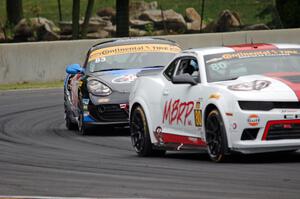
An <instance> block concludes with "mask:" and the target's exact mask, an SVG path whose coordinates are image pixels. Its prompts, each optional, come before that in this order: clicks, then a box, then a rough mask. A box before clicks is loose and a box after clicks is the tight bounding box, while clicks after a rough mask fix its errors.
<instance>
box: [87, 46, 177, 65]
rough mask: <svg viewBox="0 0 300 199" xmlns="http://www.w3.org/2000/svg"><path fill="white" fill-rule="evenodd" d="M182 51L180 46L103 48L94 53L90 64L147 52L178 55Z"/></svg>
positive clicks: (90, 58)
mask: <svg viewBox="0 0 300 199" xmlns="http://www.w3.org/2000/svg"><path fill="white" fill-rule="evenodd" d="M180 51H181V50H180V48H179V47H178V46H173V45H168V44H135V45H124V46H114V47H109V48H102V49H98V50H95V51H93V52H92V53H91V55H90V57H89V62H90V61H94V60H96V59H99V58H102V57H107V56H113V55H121V54H128V53H145V52H161V53H178V52H180Z"/></svg>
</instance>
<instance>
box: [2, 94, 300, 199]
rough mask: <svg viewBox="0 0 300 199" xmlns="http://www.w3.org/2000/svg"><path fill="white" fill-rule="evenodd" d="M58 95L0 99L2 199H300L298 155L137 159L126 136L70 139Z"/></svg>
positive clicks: (174, 155)
mask: <svg viewBox="0 0 300 199" xmlns="http://www.w3.org/2000/svg"><path fill="white" fill-rule="evenodd" d="M62 93H63V91H62V89H49V90H35V91H9V92H0V195H23V196H24V195H25V196H26V195H27V196H32V195H38V196H64V197H69V196H70V197H71V196H74V197H133V198H138V197H143V198H300V153H299V152H297V153H291V154H272V155H270V154H268V155H251V156H241V155H239V156H235V157H233V159H232V160H231V161H230V162H229V163H224V164H215V163H212V162H210V161H209V159H208V157H207V155H206V154H205V153H202V154H201V153H200V154H199V153H198V154H196V153H189V154H187V153H185V154H183V153H174V152H173V153H168V154H167V155H166V156H165V157H161V158H159V157H157V158H139V157H137V156H136V155H135V152H134V151H133V149H132V147H131V142H130V138H129V136H128V135H129V134H128V132H127V131H126V130H114V131H110V130H106V131H105V132H103V131H101V130H99V131H94V132H93V133H92V134H91V135H89V136H83V137H82V136H79V135H77V134H76V133H75V132H72V131H68V130H67V129H66V128H65V126H64V119H63V95H62Z"/></svg>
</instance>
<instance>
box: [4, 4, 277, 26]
mask: <svg viewBox="0 0 300 199" xmlns="http://www.w3.org/2000/svg"><path fill="white" fill-rule="evenodd" d="M134 1H139V0H131V2H134ZM145 1H147V2H150V1H152V0H145ZM157 2H158V4H159V6H161V7H162V8H163V9H174V10H175V11H177V12H179V13H182V14H184V12H185V9H186V8H188V7H194V8H195V9H196V10H197V11H198V12H199V13H200V10H201V4H202V0H157ZM273 2H274V0H206V1H205V10H204V16H205V17H204V19H205V21H207V22H208V21H212V20H213V19H215V18H216V17H217V16H218V14H219V12H221V11H222V10H225V9H229V10H234V11H237V12H238V13H239V14H240V16H241V19H242V22H243V23H244V24H255V23H266V22H268V21H270V20H271V15H269V16H267V17H266V18H265V19H259V18H258V17H257V16H256V15H257V14H258V13H259V12H260V11H261V10H263V9H264V8H265V7H267V6H268V5H272V4H273ZM61 3H62V12H63V20H71V13H72V0H61ZM80 3H81V4H80V7H81V9H80V13H81V17H83V16H84V12H85V8H86V4H87V0H81V1H80ZM34 6H38V7H39V8H40V9H41V14H40V15H41V16H42V17H46V18H48V19H50V20H53V21H54V22H56V23H57V22H58V21H59V17H58V8H57V0H23V9H24V16H25V17H34V14H33V13H32V8H33V7H34ZM108 6H111V7H115V0H95V5H94V12H93V13H94V15H96V11H97V10H99V9H100V8H104V7H108ZM5 13H6V12H5V1H4V0H2V1H0V21H2V23H4V21H5V20H6V14H5Z"/></svg>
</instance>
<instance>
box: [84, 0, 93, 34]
mask: <svg viewBox="0 0 300 199" xmlns="http://www.w3.org/2000/svg"><path fill="white" fill-rule="evenodd" d="M94 3H95V0H89V1H88V4H87V7H86V11H85V16H84V22H83V25H82V31H81V36H82V38H85V37H86V33H87V29H88V26H89V21H90V18H91V15H92V12H93V7H94Z"/></svg>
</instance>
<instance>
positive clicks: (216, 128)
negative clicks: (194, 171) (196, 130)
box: [206, 115, 222, 157]
mask: <svg viewBox="0 0 300 199" xmlns="http://www.w3.org/2000/svg"><path fill="white" fill-rule="evenodd" d="M206 141H207V146H208V150H209V153H210V155H211V156H213V157H217V156H218V155H220V153H221V150H222V137H221V126H220V121H219V119H218V118H217V116H216V115H211V116H210V117H208V119H207V122H206Z"/></svg>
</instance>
